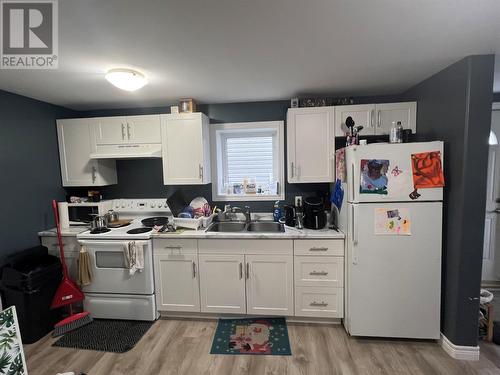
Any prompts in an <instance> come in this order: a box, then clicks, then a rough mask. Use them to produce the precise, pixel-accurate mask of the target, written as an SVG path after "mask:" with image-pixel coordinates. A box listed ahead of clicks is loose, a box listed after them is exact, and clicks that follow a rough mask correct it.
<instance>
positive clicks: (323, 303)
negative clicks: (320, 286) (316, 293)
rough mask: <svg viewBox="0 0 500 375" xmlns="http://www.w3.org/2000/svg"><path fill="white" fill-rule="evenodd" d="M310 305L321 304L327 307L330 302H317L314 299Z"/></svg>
mask: <svg viewBox="0 0 500 375" xmlns="http://www.w3.org/2000/svg"><path fill="white" fill-rule="evenodd" d="M309 305H311V306H321V307H326V306H328V303H326V302H324V301H321V302H316V301H313V302H311V303H310V304H309Z"/></svg>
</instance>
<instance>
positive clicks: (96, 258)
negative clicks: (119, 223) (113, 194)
mask: <svg viewBox="0 0 500 375" xmlns="http://www.w3.org/2000/svg"><path fill="white" fill-rule="evenodd" d="M112 207H113V210H114V211H116V212H118V214H119V216H120V217H119V218H120V220H131V223H130V224H129V225H126V226H123V227H121V228H113V229H109V231H105V232H101V233H94V232H92V231H91V230H87V231H85V232H83V233H80V234H78V235H77V239H78V242H79V243H80V244H81V245H82V246H85V247H86V249H87V251H88V252H89V255H90V258H91V265H92V276H93V278H92V282H91V283H90V285H87V286H85V287H83V288H82V289H83V291H84V293H85V301H84V307H85V309H86V310H87V311H90V313H91V315H92V317H94V318H98V319H99V318H100V319H126V320H156V319H157V318H158V316H159V315H158V311H157V309H156V300H155V288H154V270H153V246H152V240H151V234H152V233H154V231H155V230H156V229H155V228H151V227H145V226H144V225H143V223H142V220H143V219H146V218H151V217H167V218H169V220H170V222H171V220H172V214H171V212H170V209H169V207H168V205H167V204H166V200H165V199H116V200H114V201H113V205H112ZM136 232H140V233H136ZM131 241H135V242H136V243H138V244H140V245H142V246H143V249H144V270H143V271H142V272H136V273H135V274H134V275H130V272H129V269H128V268H127V267H126V266H125V256H124V249H125V247H126V246H128V244H129V243H130V242H131Z"/></svg>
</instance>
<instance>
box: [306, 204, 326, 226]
mask: <svg viewBox="0 0 500 375" xmlns="http://www.w3.org/2000/svg"><path fill="white" fill-rule="evenodd" d="M304 216H305V219H304V226H305V227H306V228H308V229H323V228H324V227H325V225H326V213H325V210H324V209H323V198H319V197H307V198H305V199H304Z"/></svg>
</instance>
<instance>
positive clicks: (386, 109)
mask: <svg viewBox="0 0 500 375" xmlns="http://www.w3.org/2000/svg"><path fill="white" fill-rule="evenodd" d="M375 111H376V117H377V118H376V127H375V134H377V135H381V134H389V133H390V131H391V126H392V123H393V122H396V123H397V122H398V121H401V124H402V125H403V128H404V129H411V130H412V131H413V133H416V130H417V125H416V120H417V102H404V103H385V104H377V105H375Z"/></svg>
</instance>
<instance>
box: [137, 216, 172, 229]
mask: <svg viewBox="0 0 500 375" xmlns="http://www.w3.org/2000/svg"><path fill="white" fill-rule="evenodd" d="M141 223H142V225H144V226H145V227H154V226H157V225H158V226H160V225H165V224H167V223H168V217H166V216H154V217H148V218H146V219H143V220H141Z"/></svg>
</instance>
